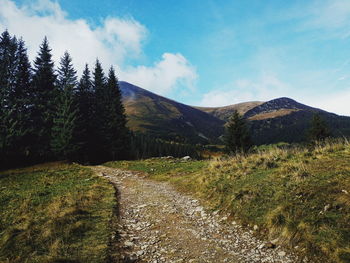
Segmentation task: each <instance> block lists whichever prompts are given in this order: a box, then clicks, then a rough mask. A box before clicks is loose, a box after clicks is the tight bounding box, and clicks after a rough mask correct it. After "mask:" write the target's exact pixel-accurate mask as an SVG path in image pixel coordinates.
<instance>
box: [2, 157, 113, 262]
mask: <svg viewBox="0 0 350 263" xmlns="http://www.w3.org/2000/svg"><path fill="white" fill-rule="evenodd" d="M114 200H115V199H114V190H113V187H112V186H111V185H110V184H108V183H107V182H106V181H105V180H104V179H102V178H100V177H97V176H96V175H93V174H92V172H91V171H90V170H89V169H87V168H82V167H81V166H78V165H68V164H59V163H52V164H45V165H40V166H34V167H30V168H24V169H18V170H11V171H5V172H0V207H1V210H0V262H103V261H104V260H105V259H106V256H107V250H108V242H109V236H110V229H109V221H110V219H111V216H112V211H113V205H114Z"/></svg>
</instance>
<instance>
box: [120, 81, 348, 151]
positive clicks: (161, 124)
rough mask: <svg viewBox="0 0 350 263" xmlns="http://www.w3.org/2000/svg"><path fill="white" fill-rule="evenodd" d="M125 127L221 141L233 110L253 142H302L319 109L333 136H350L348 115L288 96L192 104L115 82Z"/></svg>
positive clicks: (174, 138) (193, 140) (197, 140)
mask: <svg viewBox="0 0 350 263" xmlns="http://www.w3.org/2000/svg"><path fill="white" fill-rule="evenodd" d="M120 87H121V91H122V95H123V103H124V105H125V109H126V113H127V116H128V120H129V122H128V125H129V127H130V128H131V129H132V130H134V131H136V132H143V133H147V134H149V135H151V136H154V137H158V138H163V139H165V140H171V141H178V142H189V143H222V141H221V140H220V139H219V138H220V136H221V135H222V134H223V131H224V124H225V122H226V121H227V120H228V118H229V116H230V115H231V114H232V112H233V111H234V110H238V111H239V112H240V113H241V114H244V116H245V117H246V118H247V119H248V121H249V127H250V129H251V134H252V137H253V141H254V142H255V143H256V144H269V143H277V142H281V141H284V142H290V143H292V142H302V141H304V140H305V139H306V134H307V130H308V129H309V127H310V122H311V119H312V116H313V115H314V114H315V113H319V114H320V115H321V116H322V117H323V119H325V120H326V122H327V123H328V125H329V127H330V129H331V131H332V133H333V134H334V135H335V136H350V117H345V116H339V115H336V114H334V113H329V112H326V111H324V110H321V109H317V108H313V107H310V106H307V105H304V104H301V103H299V102H297V101H295V100H292V99H290V98H278V99H274V100H270V101H267V102H258V101H253V102H244V103H239V104H235V105H230V106H226V107H216V108H206V107H191V106H188V105H185V104H182V103H178V102H176V101H173V100H170V99H167V98H165V97H162V96H159V95H156V94H154V93H152V92H149V91H147V90H145V89H142V88H140V87H137V86H134V85H132V84H130V83H127V82H122V81H121V82H120Z"/></svg>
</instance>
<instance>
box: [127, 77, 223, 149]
mask: <svg viewBox="0 0 350 263" xmlns="http://www.w3.org/2000/svg"><path fill="white" fill-rule="evenodd" d="M120 88H121V91H122V95H123V103H124V105H125V109H126V114H127V117H128V120H129V121H128V125H129V127H130V128H131V129H132V130H134V131H136V132H144V133H148V134H150V135H152V136H154V137H159V138H163V139H166V140H174V141H179V142H191V143H209V142H213V143H214V142H216V143H217V142H218V137H219V136H220V135H221V134H222V133H223V124H224V122H223V121H222V120H219V119H218V118H216V117H214V116H211V115H209V114H207V113H205V112H203V111H200V110H198V109H195V108H192V107H190V106H187V105H185V104H182V103H178V102H176V101H173V100H170V99H167V98H165V97H162V96H158V95H156V94H154V93H152V92H149V91H147V90H145V89H142V88H140V87H137V86H134V85H132V84H130V83H127V82H122V81H121V82H120Z"/></svg>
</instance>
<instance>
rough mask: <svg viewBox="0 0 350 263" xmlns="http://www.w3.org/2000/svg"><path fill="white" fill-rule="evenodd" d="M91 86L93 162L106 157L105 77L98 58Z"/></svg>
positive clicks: (103, 159)
mask: <svg viewBox="0 0 350 263" xmlns="http://www.w3.org/2000/svg"><path fill="white" fill-rule="evenodd" d="M92 86H93V90H94V111H95V112H94V120H93V126H94V129H95V130H96V134H95V140H94V145H93V149H94V156H93V162H95V163H100V162H103V161H106V160H107V159H108V147H107V140H106V130H105V127H106V121H107V120H106V119H105V116H106V112H107V110H106V103H105V102H106V100H107V99H106V97H107V96H108V94H107V92H106V90H107V89H106V78H105V75H104V72H103V69H102V66H101V63H100V62H99V60H98V59H97V60H96V64H95V69H94V72H93V81H92Z"/></svg>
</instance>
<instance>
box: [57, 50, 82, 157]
mask: <svg viewBox="0 0 350 263" xmlns="http://www.w3.org/2000/svg"><path fill="white" fill-rule="evenodd" d="M76 85H77V76H76V71H75V70H74V68H73V65H72V59H71V57H70V55H69V54H68V52H65V53H64V55H63V57H62V58H61V61H60V66H59V68H58V76H57V87H58V96H57V97H58V99H57V103H56V109H55V115H54V118H53V127H52V133H51V136H52V138H51V149H52V152H53V153H54V154H55V156H56V157H58V158H64V159H67V158H71V157H72V154H73V153H74V152H75V151H76V148H77V145H75V144H74V130H75V128H76V120H77V109H76V107H75V105H74V94H73V92H74V90H75V89H76Z"/></svg>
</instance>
